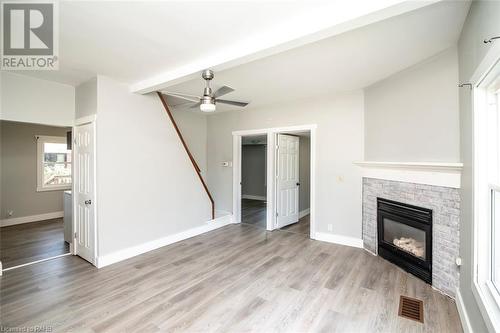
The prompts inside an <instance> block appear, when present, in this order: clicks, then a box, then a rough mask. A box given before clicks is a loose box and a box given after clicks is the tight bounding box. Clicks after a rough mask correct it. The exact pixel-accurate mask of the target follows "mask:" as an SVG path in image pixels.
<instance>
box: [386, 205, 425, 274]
mask: <svg viewBox="0 0 500 333" xmlns="http://www.w3.org/2000/svg"><path fill="white" fill-rule="evenodd" d="M377 233H378V254H379V255H380V256H382V257H384V258H385V259H387V260H389V261H391V262H393V263H394V264H396V265H398V266H399V267H401V268H403V269H404V270H406V271H407V272H409V273H411V274H413V275H415V276H417V277H419V278H421V279H422V280H424V281H425V282H427V283H432V210H431V209H426V208H421V207H417V206H411V205H407V204H404V203H400V202H396V201H392V200H386V199H382V198H377Z"/></svg>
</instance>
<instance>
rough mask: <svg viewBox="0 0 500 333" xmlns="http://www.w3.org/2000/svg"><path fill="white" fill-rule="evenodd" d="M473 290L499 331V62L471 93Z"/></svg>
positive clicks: (492, 323) (483, 309) (493, 325)
mask: <svg viewBox="0 0 500 333" xmlns="http://www.w3.org/2000/svg"><path fill="white" fill-rule="evenodd" d="M474 214H475V217H474V250H475V251H474V252H475V254H474V258H475V259H474V260H475V274H474V288H473V292H474V294H475V296H476V299H477V300H478V304H481V307H482V311H483V314H484V312H485V313H486V314H487V316H486V317H487V318H489V319H490V320H491V325H492V327H496V328H500V62H497V64H496V65H495V66H494V67H493V69H492V70H491V71H490V72H489V74H487V75H486V76H485V77H484V78H483V79H482V81H481V83H480V84H479V85H478V86H477V87H476V88H475V89H474Z"/></svg>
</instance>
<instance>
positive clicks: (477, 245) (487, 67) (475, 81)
mask: <svg viewBox="0 0 500 333" xmlns="http://www.w3.org/2000/svg"><path fill="white" fill-rule="evenodd" d="M499 61H500V43H493V45H492V46H491V47H490V49H489V51H488V52H487V53H486V55H485V57H484V58H483V60H482V61H481V63H480V64H479V66H478V67H477V68H476V71H475V72H474V74H473V75H472V77H471V79H470V80H469V82H470V83H471V84H472V85H473V90H472V91H471V94H472V98H471V100H472V101H471V102H472V105H471V108H472V139H473V145H472V147H473V161H472V174H473V183H472V188H473V193H472V194H473V195H472V197H473V207H474V208H473V226H472V239H473V244H472V245H473V264H472V267H473V278H472V283H471V289H472V294H473V295H474V298H475V300H476V302H477V305H478V307H479V310H480V312H481V315H482V316H483V319H484V322H485V325H486V327H487V328H488V330H489V331H491V332H494V331H497V330H500V304H499V303H498V302H497V301H496V300H495V296H496V295H494V294H492V293H491V290H490V288H489V287H488V283H487V282H488V281H489V280H490V279H489V269H490V267H489V265H488V264H486V265H485V260H486V261H489V260H490V250H489V248H490V246H491V238H490V237H489V235H490V233H489V228H491V223H490V221H489V216H488V214H489V206H487V205H489V204H490V201H489V198H487V197H485V193H486V192H485V191H484V187H485V184H487V180H486V179H484V177H486V175H485V172H484V166H483V167H482V168H481V165H480V163H481V162H483V161H484V159H485V156H487V154H488V152H487V150H486V145H485V144H484V143H485V142H487V138H485V135H486V131H485V130H484V128H487V118H485V113H484V112H483V109H484V104H485V100H484V98H485V91H484V86H485V85H487V82H484V81H485V80H487V79H488V77H490V75H492V74H493V72H492V71H493V70H496V69H495V68H496V67H495V66H498V63H499ZM497 68H498V67H497ZM478 161H479V162H478ZM483 164H484V162H483Z"/></svg>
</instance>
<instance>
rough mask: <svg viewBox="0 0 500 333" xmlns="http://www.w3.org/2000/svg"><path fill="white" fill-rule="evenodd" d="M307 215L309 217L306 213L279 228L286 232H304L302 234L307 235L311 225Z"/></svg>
mask: <svg viewBox="0 0 500 333" xmlns="http://www.w3.org/2000/svg"><path fill="white" fill-rule="evenodd" d="M309 217H310V215H309V214H308V215H306V216H304V217H302V218H301V219H300V220H299V222H297V223H294V224H290V225H287V226H286V227H283V228H281V230H284V231H288V232H296V233H299V234H304V235H307V236H309V235H310V231H309V229H310V227H311V223H310V219H309Z"/></svg>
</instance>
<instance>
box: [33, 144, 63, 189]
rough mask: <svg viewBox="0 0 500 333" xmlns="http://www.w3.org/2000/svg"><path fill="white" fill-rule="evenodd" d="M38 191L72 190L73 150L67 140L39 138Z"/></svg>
mask: <svg viewBox="0 0 500 333" xmlns="http://www.w3.org/2000/svg"><path fill="white" fill-rule="evenodd" d="M37 163H38V165H37V167H38V170H37V191H52V190H65V189H71V150H68V149H67V145H66V138H65V137H58V136H41V135H39V136H37Z"/></svg>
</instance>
